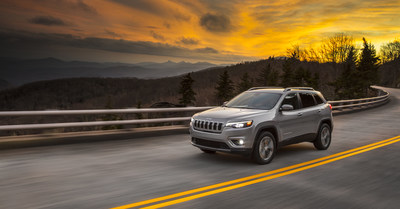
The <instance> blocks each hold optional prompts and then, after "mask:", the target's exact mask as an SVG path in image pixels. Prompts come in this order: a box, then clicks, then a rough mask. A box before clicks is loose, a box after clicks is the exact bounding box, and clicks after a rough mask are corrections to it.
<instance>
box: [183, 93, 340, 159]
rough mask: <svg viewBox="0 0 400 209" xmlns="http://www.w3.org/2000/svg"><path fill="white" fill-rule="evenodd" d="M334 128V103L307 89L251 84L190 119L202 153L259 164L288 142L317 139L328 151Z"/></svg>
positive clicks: (192, 133) (316, 146)
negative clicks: (243, 156) (231, 155)
mask: <svg viewBox="0 0 400 209" xmlns="http://www.w3.org/2000/svg"><path fill="white" fill-rule="evenodd" d="M332 129H333V120H332V106H331V105H330V104H328V103H327V102H326V100H325V99H324V97H323V96H322V94H321V93H320V92H318V91H315V90H314V89H313V88H309V87H289V88H286V89H284V88H276V87H275V88H269V87H255V88H251V89H249V90H247V91H245V92H243V93H241V94H239V95H238V96H236V97H235V98H233V99H232V100H230V101H229V102H225V103H224V105H222V106H221V107H217V108H213V109H210V110H206V111H204V112H200V113H197V114H195V115H193V117H192V119H191V122H190V135H191V138H192V144H193V145H194V146H196V147H198V148H200V149H201V150H202V151H203V152H205V153H215V152H216V151H221V152H230V153H241V154H246V155H250V156H251V157H252V158H253V159H254V161H255V162H257V163H259V164H267V163H269V162H271V160H272V159H273V158H274V156H275V153H276V151H277V148H279V147H281V146H284V145H289V144H294V143H299V142H313V143H314V146H315V148H317V149H319V150H326V149H328V147H329V145H330V143H331V133H332Z"/></svg>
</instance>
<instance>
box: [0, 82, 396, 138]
mask: <svg viewBox="0 0 400 209" xmlns="http://www.w3.org/2000/svg"><path fill="white" fill-rule="evenodd" d="M379 90H380V89H379ZM381 91H382V92H383V95H381V96H377V97H371V98H363V99H352V100H340V101H328V103H330V104H331V105H332V110H339V111H341V110H343V109H349V108H350V109H353V108H363V107H367V106H372V105H378V104H382V103H384V102H387V101H388V99H389V93H388V92H386V91H384V90H381ZM211 108H213V107H211V106H210V107H181V108H143V109H135V108H132V109H98V110H44V111H0V117H1V116H3V117H5V116H39V115H90V114H116V113H125V114H127V113H160V112H195V111H203V110H208V109H211ZM189 120H190V117H174V118H154V119H136V120H114V121H91V122H68V123H46V124H18V125H0V131H10V130H23V129H47V128H67V127H86V126H107V125H132V124H148V123H165V122H180V121H189Z"/></svg>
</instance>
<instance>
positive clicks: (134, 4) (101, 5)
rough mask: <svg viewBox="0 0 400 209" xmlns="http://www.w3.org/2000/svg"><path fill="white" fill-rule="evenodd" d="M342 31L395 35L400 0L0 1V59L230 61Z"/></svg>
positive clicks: (384, 37) (383, 38) (370, 36)
mask: <svg viewBox="0 0 400 209" xmlns="http://www.w3.org/2000/svg"><path fill="white" fill-rule="evenodd" d="M339 32H344V33H345V34H348V35H352V36H353V37H354V38H355V39H356V40H357V41H361V38H362V37H366V38H367V40H369V41H371V42H372V43H373V44H375V45H376V47H377V48H379V46H380V44H382V43H386V42H389V41H393V40H395V39H396V38H399V37H400V0H376V1H372V0H353V1H344V0H335V1H315V0H268V1H261V0H246V1H243V0H240V1H239V0H86V1H84V0H17V1H16V0H2V1H1V2H0V43H1V50H0V56H2V57H18V58H43V57H56V58H59V59H64V60H85V61H97V62H130V63H135V62H143V61H154V62H164V61H167V60H172V61H189V62H197V61H207V62H212V63H236V62H241V61H247V60H258V59H262V58H267V57H268V56H281V55H284V54H285V51H286V49H287V48H288V47H290V46H291V45H294V44H300V45H302V46H304V47H308V46H313V45H316V44H317V43H318V42H320V41H321V40H322V39H324V38H326V37H329V36H331V35H333V34H335V33H339Z"/></svg>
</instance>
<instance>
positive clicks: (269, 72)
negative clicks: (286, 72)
mask: <svg viewBox="0 0 400 209" xmlns="http://www.w3.org/2000/svg"><path fill="white" fill-rule="evenodd" d="M278 78H279V74H278V72H277V71H276V70H274V69H272V67H271V63H268V65H267V67H266V68H263V69H262V70H261V72H260V74H259V76H258V78H257V79H256V81H257V85H259V86H276V85H277V82H278Z"/></svg>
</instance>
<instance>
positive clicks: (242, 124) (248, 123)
mask: <svg viewBox="0 0 400 209" xmlns="http://www.w3.org/2000/svg"><path fill="white" fill-rule="evenodd" d="M251 125H253V121H252V120H248V121H241V122H232V123H227V124H226V125H225V126H226V127H232V128H246V127H250V126H251Z"/></svg>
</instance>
